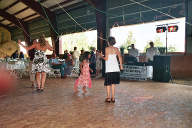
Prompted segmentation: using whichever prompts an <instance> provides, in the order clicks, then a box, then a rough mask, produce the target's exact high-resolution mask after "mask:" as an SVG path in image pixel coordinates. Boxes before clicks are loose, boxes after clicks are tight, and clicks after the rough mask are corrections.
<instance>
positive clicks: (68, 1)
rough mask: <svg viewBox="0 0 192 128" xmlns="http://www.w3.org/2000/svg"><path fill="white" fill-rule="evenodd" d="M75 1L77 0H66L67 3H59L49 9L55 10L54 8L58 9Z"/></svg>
mask: <svg viewBox="0 0 192 128" xmlns="http://www.w3.org/2000/svg"><path fill="white" fill-rule="evenodd" d="M73 1H75V0H66V1H64V2H61V3H58V4H56V5H53V6H51V7H49V9H54V8H57V7H59V6H63V5H65V4H68V3H70V2H73Z"/></svg>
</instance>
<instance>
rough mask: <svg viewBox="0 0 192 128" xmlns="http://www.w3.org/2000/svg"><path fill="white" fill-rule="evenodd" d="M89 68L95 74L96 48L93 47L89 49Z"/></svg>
mask: <svg viewBox="0 0 192 128" xmlns="http://www.w3.org/2000/svg"><path fill="white" fill-rule="evenodd" d="M90 68H91V69H92V70H93V72H91V74H92V75H95V74H96V48H95V47H93V48H92V50H91V58H90Z"/></svg>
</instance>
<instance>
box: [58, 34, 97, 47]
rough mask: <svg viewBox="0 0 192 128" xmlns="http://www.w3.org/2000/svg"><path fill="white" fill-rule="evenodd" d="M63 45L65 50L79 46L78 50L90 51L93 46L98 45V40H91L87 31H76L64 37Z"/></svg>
mask: <svg viewBox="0 0 192 128" xmlns="http://www.w3.org/2000/svg"><path fill="white" fill-rule="evenodd" d="M62 41H63V43H62V47H63V50H66V49H67V50H69V51H73V48H74V47H77V50H78V51H80V50H82V49H83V50H85V51H88V50H89V49H90V48H91V47H96V46H97V42H96V40H93V41H92V42H89V40H88V37H87V36H86V33H83V32H82V33H75V34H69V35H65V36H63V37H62Z"/></svg>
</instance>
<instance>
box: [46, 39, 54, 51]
mask: <svg viewBox="0 0 192 128" xmlns="http://www.w3.org/2000/svg"><path fill="white" fill-rule="evenodd" d="M46 45H47V49H48V50H50V51H53V50H54V48H53V47H52V46H51V45H50V44H49V42H48V41H46Z"/></svg>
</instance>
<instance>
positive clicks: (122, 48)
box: [120, 46, 125, 55]
mask: <svg viewBox="0 0 192 128" xmlns="http://www.w3.org/2000/svg"><path fill="white" fill-rule="evenodd" d="M124 49H125V46H121V47H120V52H121V55H124Z"/></svg>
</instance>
